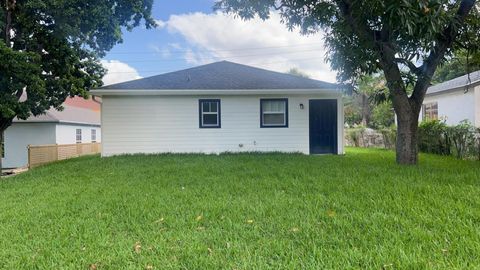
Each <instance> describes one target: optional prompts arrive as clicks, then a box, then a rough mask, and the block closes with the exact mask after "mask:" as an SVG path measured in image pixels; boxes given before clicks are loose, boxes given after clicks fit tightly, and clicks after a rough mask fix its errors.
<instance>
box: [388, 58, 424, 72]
mask: <svg viewBox="0 0 480 270" xmlns="http://www.w3.org/2000/svg"><path fill="white" fill-rule="evenodd" d="M395 62H396V63H400V64H404V65H405V66H407V67H408V69H410V71H411V72H413V73H414V74H415V75H417V76H421V75H422V69H421V68H420V67H417V66H415V64H414V63H412V62H411V61H409V60H407V59H405V58H395Z"/></svg>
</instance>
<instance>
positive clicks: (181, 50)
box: [108, 43, 323, 55]
mask: <svg viewBox="0 0 480 270" xmlns="http://www.w3.org/2000/svg"><path fill="white" fill-rule="evenodd" d="M315 45H323V43H305V44H294V45H283V46H265V47H250V48H238V49H223V50H208V49H200V50H195V51H197V52H235V51H248V50H262V49H276V48H295V47H303V46H315ZM189 51H193V49H175V51H172V52H170V53H172V54H176V53H186V52H189ZM158 53H161V52H159V51H151V52H147V51H128V52H109V53H108V54H111V55H114V54H158Z"/></svg>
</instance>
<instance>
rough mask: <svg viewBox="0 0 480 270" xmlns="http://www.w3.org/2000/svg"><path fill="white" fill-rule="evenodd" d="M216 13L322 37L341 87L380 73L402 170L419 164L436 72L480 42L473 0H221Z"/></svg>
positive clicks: (476, 10) (477, 12)
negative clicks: (276, 21) (425, 105)
mask: <svg viewBox="0 0 480 270" xmlns="http://www.w3.org/2000/svg"><path fill="white" fill-rule="evenodd" d="M215 7H216V8H217V9H220V10H223V11H224V12H227V13H234V14H236V15H238V16H240V17H241V18H244V19H251V18H253V17H255V16H259V17H260V18H262V19H267V18H269V15H270V13H271V12H272V11H274V10H275V11H276V12H279V13H280V14H281V16H282V18H283V20H284V22H285V24H286V25H287V27H289V28H290V29H294V28H296V27H299V28H300V29H301V31H302V32H303V33H304V34H314V33H316V32H318V31H320V30H322V31H323V32H324V34H325V44H326V47H327V51H328V61H329V62H330V65H331V67H332V69H334V70H336V71H337V72H338V80H339V81H341V82H350V83H353V82H355V81H356V80H357V79H358V78H360V76H361V75H364V74H372V73H376V72H379V71H382V72H383V73H384V75H385V78H386V81H387V86H388V88H389V91H390V94H391V97H392V103H393V106H394V108H395V112H396V114H397V119H398V129H397V148H396V150H397V162H399V163H402V164H415V163H416V162H417V152H418V147H417V135H416V134H417V128H418V115H419V112H420V109H421V106H422V102H423V99H424V96H425V93H426V91H427V88H428V86H429V85H430V83H431V80H432V77H433V75H434V73H435V70H436V69H437V67H438V65H439V64H440V63H442V62H443V61H444V60H445V58H446V57H448V56H449V55H451V54H452V53H453V52H455V51H456V50H458V49H460V48H465V47H469V46H472V44H478V42H479V39H480V27H479V25H480V16H479V9H480V8H479V4H478V3H477V2H476V1H475V0H458V1H453V0H429V1H427V0H425V1H424V0H422V1H418V0H402V1H398V0H333V1H331V0H249V1H238V0H219V1H217V2H216V6H215ZM409 87H411V88H412V89H413V91H412V92H411V95H409V93H408V92H407V89H408V88H409Z"/></svg>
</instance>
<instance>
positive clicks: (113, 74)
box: [101, 60, 142, 85]
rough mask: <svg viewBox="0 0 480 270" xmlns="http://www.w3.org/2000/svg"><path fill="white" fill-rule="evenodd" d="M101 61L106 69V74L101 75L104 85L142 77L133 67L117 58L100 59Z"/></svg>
mask: <svg viewBox="0 0 480 270" xmlns="http://www.w3.org/2000/svg"><path fill="white" fill-rule="evenodd" d="M101 63H102V65H103V67H104V68H106V69H107V74H106V75H105V77H103V83H104V84H105V85H109V84H114V83H121V82H126V81H131V80H136V79H141V78H142V77H141V76H140V74H138V71H137V70H136V69H135V68H133V67H131V66H129V65H128V64H126V63H123V62H120V61H118V60H102V61H101Z"/></svg>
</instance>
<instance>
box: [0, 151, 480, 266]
mask: <svg viewBox="0 0 480 270" xmlns="http://www.w3.org/2000/svg"><path fill="white" fill-rule="evenodd" d="M420 161H421V162H420V165H419V166H417V167H404V166H398V165H395V164H394V154H393V152H389V151H383V150H366V149H349V150H348V152H347V155H346V156H303V155H286V154H226V155H220V156H202V155H159V156H155V155H150V156H142V155H138V156H121V157H113V158H104V159H101V158H99V157H97V156H93V157H84V158H78V159H73V160H68V161H63V162H58V163H55V164H51V165H47V166H44V167H41V168H37V169H34V170H31V171H29V172H27V173H24V174H21V175H19V176H16V177H13V178H8V179H6V180H2V181H0V202H1V203H0V268H2V269H89V268H90V269H479V268H480V257H479V256H478V254H480V163H478V162H468V161H459V160H455V159H452V158H449V157H439V156H433V155H422V156H421V158H420Z"/></svg>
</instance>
